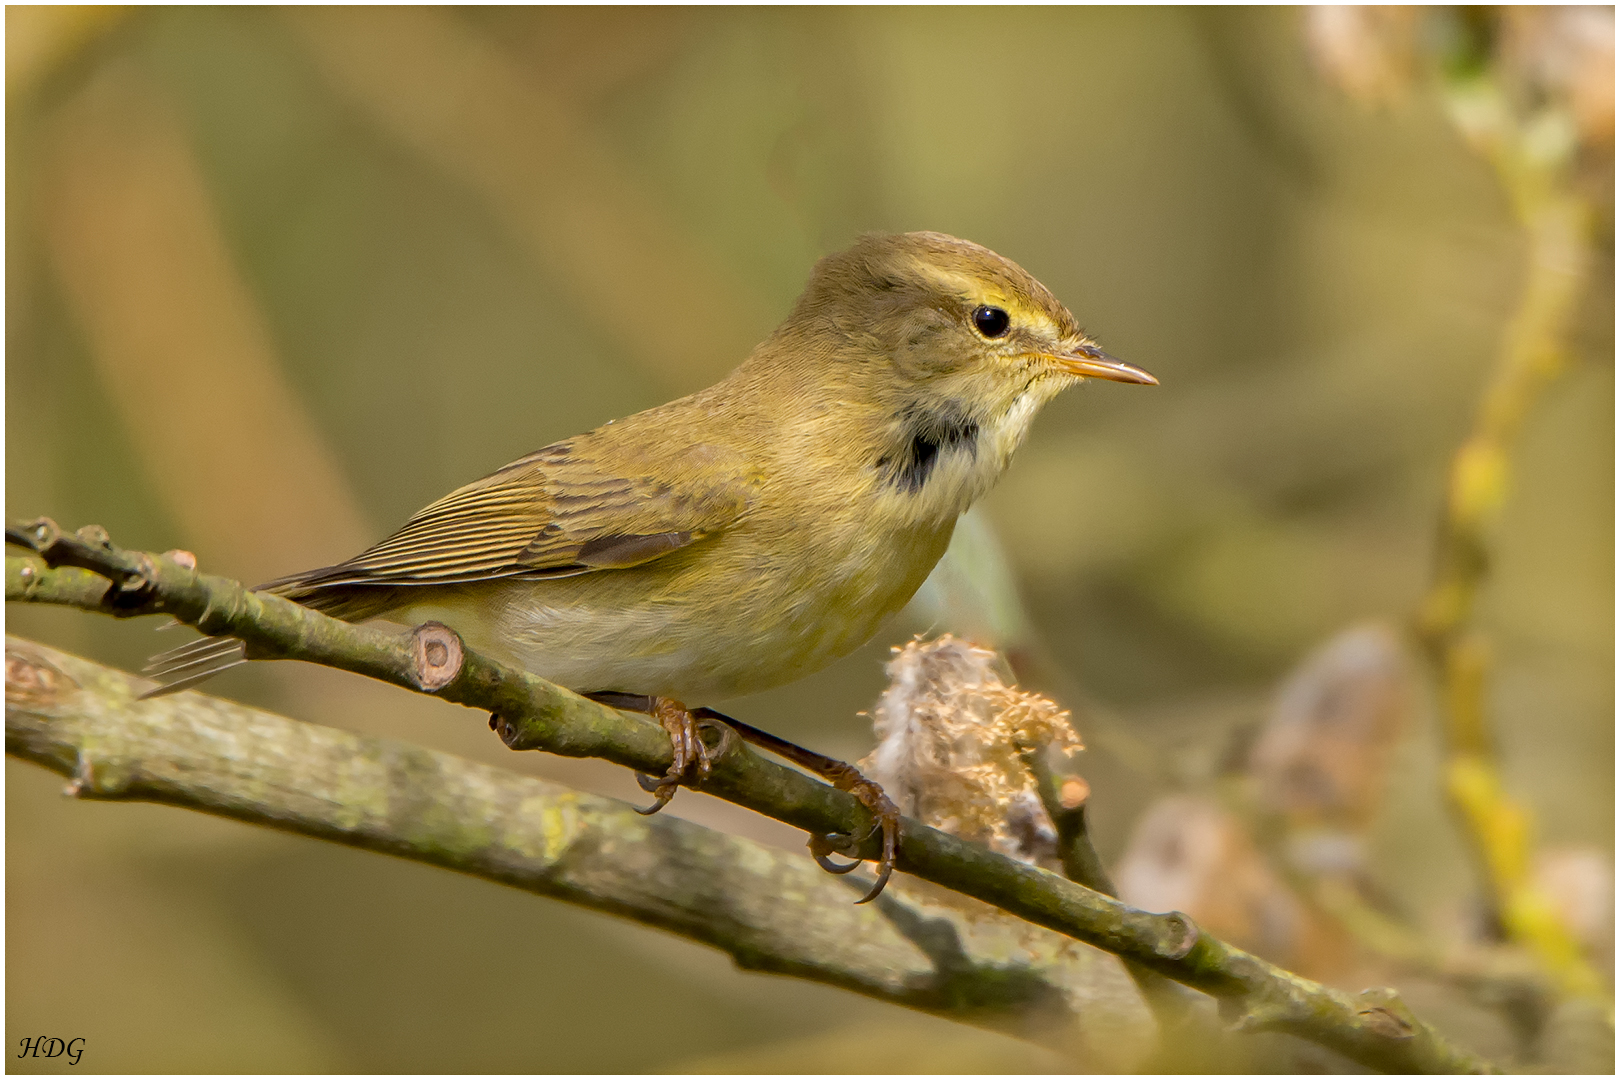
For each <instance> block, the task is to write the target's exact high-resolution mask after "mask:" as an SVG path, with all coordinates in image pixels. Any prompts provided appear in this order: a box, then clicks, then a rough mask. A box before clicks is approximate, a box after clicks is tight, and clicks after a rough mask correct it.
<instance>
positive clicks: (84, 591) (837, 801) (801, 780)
mask: <svg viewBox="0 0 1620 1080" xmlns="http://www.w3.org/2000/svg"><path fill="white" fill-rule="evenodd" d="M6 539H7V542H8V543H16V544H19V545H23V546H27V547H31V548H33V549H34V551H35V552H36V553H37V556H35V557H27V558H18V557H11V556H8V557H7V559H6V599H7V600H23V601H30V602H35V603H56V604H65V605H68V606H73V607H80V608H84V609H86V610H90V611H96V612H100V613H103V614H109V615H116V616H131V615H144V614H157V613H167V614H170V615H173V616H174V617H175V618H177V619H179V620H180V621H182V622H185V623H188V624H189V625H192V626H195V627H197V628H198V629H199V630H201V631H203V632H204V633H207V634H222V635H228V636H231V637H236V638H239V639H241V640H242V641H243V643H244V645H245V646H246V649H247V653H248V655H249V656H252V657H255V658H259V659H300V660H309V661H313V662H316V663H322V664H325V665H327V666H329V667H335V668H339V669H342V670H345V671H352V672H355V673H357V674H363V675H367V676H370V677H371V678H376V679H380V680H382V681H384V682H388V683H390V684H392V685H395V686H400V687H403V688H405V689H408V690H414V691H417V692H420V693H427V694H431V695H432V696H435V697H440V698H443V699H445V700H447V701H452V702H456V703H458V704H462V705H467V706H469V707H471V708H475V709H479V710H481V711H484V712H488V713H491V714H493V715H492V720H493V721H494V726H496V727H497V729H498V730H499V731H500V732H501V735H502V739H503V741H504V742H505V743H506V745H507V746H508V747H510V748H512V749H514V750H546V751H549V752H551V753H558V754H564V755H567V756H571V757H599V758H603V759H605V760H607V761H612V762H615V763H616V764H620V765H624V766H627V767H629V768H632V769H635V770H637V771H638V772H642V773H647V774H651V775H659V774H661V773H663V772H665V771H666V770H667V769H668V767H669V763H670V759H671V750H670V741H669V737H668V735H667V734H665V732H664V731H663V729H662V728H661V727H660V726H658V725H656V724H653V723H651V722H649V721H647V720H646V719H643V718H641V717H635V716H628V715H625V714H622V713H619V712H616V711H615V710H613V709H610V708H608V707H606V706H604V705H599V704H597V703H596V702H593V701H590V700H588V699H585V698H582V697H580V696H579V695H577V694H574V693H572V692H570V691H568V690H566V689H564V688H563V687H560V686H556V685H555V684H552V683H549V682H546V681H545V680H544V679H541V678H539V677H537V676H535V675H532V674H529V673H528V672H525V671H521V670H517V669H513V668H508V667H506V666H504V665H502V664H499V663H497V662H495V661H493V660H490V659H489V658H488V657H484V656H481V655H479V654H478V653H475V652H473V651H472V650H470V649H467V648H466V647H465V645H464V644H463V643H461V642H460V641H459V639H457V638H455V636H454V634H453V633H452V632H451V631H449V630H448V628H446V627H443V626H440V625H438V624H436V623H427V624H424V625H423V626H419V627H417V628H415V629H414V630H412V631H408V632H406V633H397V632H391V631H388V630H384V629H381V628H378V627H372V626H356V625H353V624H350V623H345V622H340V621H338V620H336V619H332V618H329V617H327V616H325V615H322V614H320V613H319V612H316V611H312V610H310V609H308V608H304V607H301V606H299V605H297V604H294V603H292V602H290V601H288V600H285V599H282V598H281V597H277V596H273V595H270V594H266V593H255V592H250V591H249V590H247V589H246V588H244V587H243V586H242V585H241V584H240V583H238V582H234V581H231V580H229V579H226V578H220V577H215V576H213V575H209V574H201V573H198V572H197V571H196V570H195V569H192V568H190V567H186V566H182V565H180V564H179V563H176V562H175V561H174V560H173V559H171V558H169V557H167V556H162V555H153V554H149V553H145V552H138V551H126V550H124V549H122V548H118V547H116V546H114V545H113V544H112V543H111V542H110V541H109V540H108V539H107V536H106V533H105V532H104V531H102V530H100V529H98V528H86V529H84V530H81V531H80V532H79V533H78V534H76V535H74V534H63V533H62V532H61V530H60V529H59V528H57V526H56V525H55V523H53V522H51V521H49V520H48V519H40V520H39V521H37V522H35V523H33V524H32V525H30V526H26V527H21V528H15V529H14V528H11V527H8V528H7V530H6ZM430 642H431V646H432V647H429V643H430ZM22 681H23V680H13V679H11V678H8V680H7V686H8V690H9V689H10V688H11V686H12V684H13V682H19V683H20V682H22ZM12 712H13V711H12V710H11V709H9V708H8V710H7V724H8V728H7V750H8V752H13V753H23V754H24V756H29V757H30V758H31V759H32V760H36V761H40V762H41V763H42V764H57V765H59V766H61V767H64V768H67V767H71V768H73V769H75V770H77V769H79V768H80V766H79V765H78V764H77V763H76V762H75V761H74V760H73V759H74V755H75V754H76V753H77V751H75V752H74V754H69V753H68V751H67V749H66V747H65V746H59V745H55V744H54V743H51V742H50V740H51V738H52V737H53V734H52V732H51V731H50V730H49V725H46V729H45V730H43V731H39V732H37V734H38V735H39V736H40V737H43V738H46V740H47V743H48V748H47V749H46V750H42V751H40V752H39V753H38V754H35V753H33V752H31V751H29V749H28V747H27V745H26V743H23V742H22V741H21V739H20V738H19V740H18V744H17V745H15V746H14V742H13V735H12V729H11V718H12ZM86 749H88V750H90V757H91V758H92V759H94V757H95V750H94V748H91V747H86ZM219 752H221V753H223V755H224V757H225V759H226V760H227V761H229V762H230V763H231V767H233V768H238V769H245V770H248V771H251V770H250V768H249V766H250V765H251V764H252V763H253V762H254V761H255V760H257V759H256V755H254V754H242V753H240V752H235V751H233V750H232V748H231V747H230V746H229V745H226V746H225V747H224V748H223V749H222V750H220V751H219ZM114 757H115V760H116V761H117V768H116V769H115V770H112V771H111V773H109V772H108V771H107V770H103V772H102V774H101V775H102V776H104V777H108V779H106V780H105V781H103V780H101V779H98V778H97V774H96V773H95V771H94V769H93V768H86V769H85V770H84V771H85V772H86V774H87V778H86V780H85V781H84V782H85V783H93V784H97V785H101V787H98V788H97V789H96V790H98V791H101V790H102V789H103V788H104V789H105V791H106V793H109V794H112V795H122V796H124V797H129V798H145V799H153V800H157V801H170V802H178V803H180V804H181V805H187V803H186V802H185V801H184V799H183V798H180V797H176V795H175V794H174V789H173V786H172V784H173V781H172V780H171V781H169V782H168V783H169V786H165V783H163V782H155V781H150V780H147V781H142V782H137V779H132V778H139V777H143V776H149V775H150V774H151V772H152V770H153V769H155V768H160V767H161V766H162V765H163V762H164V760H165V759H164V758H163V757H162V756H161V754H160V755H158V756H156V757H147V756H145V755H143V754H142V753H141V752H140V748H139V747H134V748H126V749H125V751H124V752H123V753H122V754H121V755H114ZM244 763H245V764H244ZM224 771H227V772H228V771H229V770H224ZM247 779H248V781H249V782H248V784H247V786H246V787H245V788H241V789H240V790H237V791H234V792H232V793H230V794H227V795H218V796H214V795H210V796H209V797H210V798H213V799H214V802H213V803H211V804H210V808H211V809H213V810H214V812H216V813H227V814H232V815H234V816H239V817H240V816H247V814H248V812H249V810H250V805H249V804H255V803H262V802H264V801H265V800H266V799H271V800H273V799H274V798H275V797H277V796H279V795H280V794H281V791H280V789H272V788H269V787H267V786H265V785H259V784H256V783H253V782H252V779H253V778H252V777H248V778H247ZM292 786H293V787H294V788H295V789H297V790H301V791H302V790H311V791H319V790H322V789H320V788H319V787H318V786H309V787H305V786H301V785H300V784H298V783H297V782H296V781H294V782H293V784H292ZM704 790H705V791H706V792H708V793H709V794H712V795H715V796H717V797H719V798H722V799H726V800H727V801H729V802H734V803H737V804H738V805H740V806H744V807H747V808H749V809H751V810H755V811H756V812H759V813H762V814H765V815H767V816H769V817H772V818H775V819H776V820H778V821H783V822H786V823H787V824H789V825H793V826H795V827H796V828H801V829H805V830H806V831H808V832H811V833H821V834H826V833H844V834H847V835H871V834H872V832H874V831H875V830H873V829H872V824H873V822H872V818H871V815H870V814H869V813H868V812H867V811H866V810H865V809H864V808H863V807H861V806H860V804H859V803H858V802H857V801H856V800H855V798H854V797H853V796H852V795H850V794H848V793H847V792H843V791H838V790H836V789H835V788H832V787H831V786H829V785H827V784H823V783H821V782H819V781H817V780H814V779H812V778H811V777H808V776H806V775H805V774H803V773H800V772H797V771H795V770H793V769H789V768H787V767H785V766H782V765H778V764H776V763H774V762H771V761H767V760H765V759H763V758H761V757H759V756H757V755H756V754H754V753H752V752H751V751H749V750H748V749H747V747H744V746H736V747H734V748H733V749H732V750H731V751H730V752H728V753H727V754H725V756H723V757H722V758H721V759H720V761H718V762H717V763H716V765H715V767H714V770H713V772H712V774H711V775H710V777H709V779H708V780H706V781H705V783H704ZM203 791H204V792H207V791H211V789H209V788H207V787H206V785H205V787H204V789H203ZM188 797H193V798H194V796H188ZM338 802H339V805H338V806H337V807H336V808H335V809H336V812H338V813H339V814H340V815H343V814H353V813H357V812H363V811H364V809H365V805H364V804H362V805H359V806H355V807H350V806H347V805H346V803H345V802H344V801H343V800H338ZM436 805H437V804H435V803H431V802H430V803H427V804H422V803H414V804H413V806H414V809H413V811H412V813H410V814H406V815H405V816H404V817H403V818H402V819H401V820H398V821H393V822H391V823H385V824H390V825H391V827H393V828H396V829H403V830H409V829H413V828H418V827H423V822H424V821H433V820H436V815H442V814H444V813H445V811H443V810H438V809H427V808H431V807H436ZM254 812H255V813H262V815H263V818H262V819H263V820H265V821H266V823H282V822H283V818H281V817H278V816H277V815H278V814H280V813H281V812H282V811H281V808H279V807H278V806H276V805H274V803H273V802H272V803H271V804H269V805H266V806H265V807H264V808H263V809H262V810H255V811H254ZM449 816H450V817H451V818H452V819H453V820H451V821H449V822H446V823H444V826H443V827H444V828H449V829H451V835H452V836H453V837H455V842H456V845H457V846H462V845H465V846H468V847H471V848H477V847H479V846H480V845H482V844H483V843H484V842H485V838H486V836H487V831H488V829H489V828H490V825H489V821H490V820H492V819H491V818H488V817H474V816H466V817H462V816H460V815H457V814H454V813H451V814H449ZM340 820H348V819H347V818H346V817H342V818H340ZM493 820H500V819H499V818H497V819H493ZM283 827H291V826H289V825H284V826H283ZM385 832H386V830H385ZM405 836H408V833H404V834H399V835H395V834H392V833H389V834H387V835H383V836H381V837H379V838H378V840H377V841H376V843H377V845H378V846H380V847H382V848H383V849H384V850H394V848H393V847H390V846H387V845H398V844H400V843H401V841H402V838H403V837H405ZM331 838H333V839H344V838H345V837H344V835H342V834H340V833H336V832H334V833H333V834H332V836H331ZM872 844H875V838H874V841H873V842H872ZM872 844H869V846H872ZM620 848H621V850H622V851H624V852H625V854H626V855H627V856H629V855H630V853H631V852H632V851H633V850H634V848H633V846H632V845H621V846H620ZM864 854H865V855H866V856H867V857H868V858H870V857H873V856H874V855H875V854H876V852H875V851H865V852H864ZM503 857H504V856H503ZM631 861H632V862H633V861H634V859H633V857H632V859H631ZM897 865H898V866H899V868H900V869H902V870H905V871H907V872H909V873H911V874H914V875H916V876H917V877H920V878H923V879H924V880H927V881H931V882H933V883H934V884H936V885H940V886H943V887H944V888H947V889H951V890H954V891H956V892H959V893H962V894H963V895H966V896H971V897H973V898H975V899H977V900H981V901H983V902H984V903H987V904H990V905H991V906H992V907H997V908H1000V909H1001V910H1002V911H1005V912H1007V913H1009V914H1011V915H1014V916H1017V917H1018V918H1021V919H1023V920H1025V921H1027V922H1030V923H1033V924H1034V925H1037V926H1042V927H1045V928H1046V929H1048V930H1054V931H1057V932H1058V933H1060V934H1065V935H1067V936H1069V937H1071V938H1074V939H1075V940H1077V941H1081V942H1085V943H1086V944H1088V945H1093V946H1095V947H1097V948H1100V949H1104V950H1106V951H1108V952H1111V953H1114V954H1116V955H1118V956H1121V957H1124V958H1125V959H1128V960H1133V961H1136V962H1137V963H1140V964H1141V965H1143V966H1144V967H1146V968H1149V969H1150V970H1152V971H1155V972H1157V973H1158V974H1161V975H1164V976H1167V977H1169V978H1171V979H1174V980H1175V981H1177V982H1179V983H1182V984H1184V985H1186V986H1190V987H1192V988H1193V989H1195V990H1199V991H1202V992H1204V993H1206V994H1210V995H1212V996H1214V997H1216V998H1218V999H1220V1002H1221V1006H1222V1011H1223V1014H1224V1015H1226V1016H1227V1017H1228V1018H1229V1019H1231V1020H1233V1022H1234V1026H1235V1027H1236V1028H1237V1029H1238V1030H1241V1031H1278V1032H1284V1033H1287V1034H1292V1035H1297V1036H1299V1037H1301V1038H1304V1039H1308V1040H1310V1041H1312V1042H1316V1043H1319V1044H1321V1045H1323V1046H1326V1047H1328V1048H1329V1049H1332V1050H1335V1051H1337V1052H1339V1053H1341V1054H1344V1055H1345V1056H1346V1057H1349V1058H1350V1059H1352V1060H1354V1061H1357V1062H1359V1063H1361V1064H1363V1065H1367V1066H1370V1067H1372V1068H1376V1069H1382V1070H1386V1071H1395V1072H1475V1071H1481V1070H1486V1069H1488V1068H1489V1065H1488V1063H1486V1062H1484V1061H1482V1060H1480V1059H1478V1058H1475V1057H1473V1056H1472V1055H1469V1054H1466V1053H1464V1052H1462V1051H1460V1050H1458V1049H1457V1048H1455V1047H1453V1046H1452V1045H1450V1044H1449V1043H1448V1042H1447V1041H1446V1040H1445V1039H1444V1038H1443V1037H1441V1036H1440V1035H1439V1033H1438V1032H1436V1031H1435V1030H1434V1029H1433V1028H1432V1027H1430V1026H1429V1025H1427V1024H1425V1023H1424V1022H1423V1021H1421V1020H1419V1019H1418V1018H1417V1017H1416V1016H1415V1015H1413V1013H1412V1012H1411V1010H1410V1009H1409V1008H1407V1007H1406V1006H1405V1005H1404V1004H1403V1003H1402V1002H1401V1001H1400V999H1399V997H1398V996H1397V995H1396V994H1395V993H1394V991H1390V990H1369V991H1364V992H1363V993H1361V994H1360V995H1356V996H1352V995H1349V994H1346V993H1344V992H1343V991H1339V990H1334V989H1331V988H1329V987H1325V986H1323V985H1321V984H1320V983H1316V982H1313V981H1311V980H1309V979H1305V978H1302V977H1301V976H1298V975H1295V974H1293V973H1292V972H1288V971H1285V970H1283V969H1281V968H1279V967H1276V966H1275V965H1273V964H1269V963H1266V962H1265V961H1264V960H1261V959H1260V958H1258V957H1256V956H1252V955H1250V954H1249V953H1246V952H1243V951H1242V950H1240V949H1236V948H1233V947H1232V946H1230V945H1228V944H1226V943H1225V942H1223V941H1221V940H1219V939H1218V938H1215V937H1214V936H1212V935H1211V934H1209V933H1206V932H1205V931H1203V930H1200V929H1199V928H1198V927H1197V926H1196V925H1195V924H1194V923H1193V921H1192V920H1191V919H1189V918H1188V917H1187V916H1185V915H1183V914H1180V913H1179V912H1171V913H1169V914H1165V915H1154V914H1149V913H1147V912H1143V911H1138V910H1136V909H1135V908H1131V907H1128V906H1126V905H1124V904H1121V903H1119V902H1118V901H1116V900H1111V899H1109V898H1107V897H1104V896H1102V895H1100V894H1098V893H1096V892H1094V891H1092V890H1090V889H1086V888H1082V887H1079V886H1077V885H1074V884H1072V883H1070V882H1068V881H1066V880H1064V879H1063V878H1060V877H1058V876H1056V875H1054V874H1049V873H1047V872H1045V871H1044V870H1041V869H1039V868H1037V867H1033V866H1028V865H1025V864H1024V863H1021V862H1018V861H1016V860H1013V859H1009V858H1006V857H1005V856H1002V855H999V854H997V853H995V852H993V851H991V850H989V849H988V848H985V847H982V846H980V845H977V844H972V843H969V842H967V841H964V840H962V839H960V838H958V837H954V836H950V835H948V834H946V833H942V832H940V831H938V830H936V829H932V828H929V827H928V826H926V825H923V824H922V823H921V822H918V821H915V820H913V819H910V818H907V819H905V820H904V822H903V825H902V829H901V837H900V851H899V859H898V864H897ZM819 907H820V906H819V905H807V906H806V907H805V908H804V915H805V917H807V918H808V917H811V916H812V915H813V914H816V913H819Z"/></svg>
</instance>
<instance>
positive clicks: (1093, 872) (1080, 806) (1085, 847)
mask: <svg viewBox="0 0 1620 1080" xmlns="http://www.w3.org/2000/svg"><path fill="white" fill-rule="evenodd" d="M1018 756H1019V757H1020V758H1021V759H1022V760H1023V762H1024V767H1025V768H1026V769H1028V770H1029V775H1030V777H1031V778H1032V779H1033V780H1034V781H1035V790H1036V793H1037V794H1039V796H1040V799H1041V805H1042V806H1043V807H1045V809H1046V816H1047V817H1049V818H1051V819H1052V826H1053V827H1054V828H1055V829H1056V830H1057V835H1058V858H1059V859H1060V860H1061V861H1062V863H1063V876H1064V877H1066V878H1068V879H1069V880H1070V881H1073V882H1077V883H1079V884H1081V885H1084V886H1085V887H1086V888H1088V889H1091V890H1093V891H1094V892H1100V893H1102V894H1103V895H1104V896H1112V897H1114V898H1115V899H1118V898H1119V890H1118V889H1117V888H1116V887H1115V885H1114V879H1113V878H1112V877H1111V876H1109V873H1108V869H1107V868H1106V867H1105V866H1103V861H1102V857H1101V856H1100V855H1098V854H1097V848H1096V847H1095V846H1094V845H1093V844H1092V842H1091V833H1090V830H1089V829H1088V828H1087V827H1086V805H1087V804H1088V803H1089V802H1090V801H1091V800H1090V799H1089V797H1088V798H1084V799H1081V800H1080V801H1079V802H1078V803H1076V804H1075V805H1073V806H1069V805H1068V804H1067V803H1065V802H1064V801H1063V792H1062V786H1061V785H1060V784H1059V783H1058V778H1057V776H1056V774H1055V773H1053V771H1052V762H1051V757H1050V751H1049V750H1048V749H1047V748H1046V747H1044V746H1040V747H1028V746H1025V747H1020V748H1019V752H1018ZM1125 970H1126V971H1127V972H1129V973H1130V976H1131V979H1132V980H1134V981H1135V983H1136V986H1137V989H1139V990H1140V991H1141V992H1142V1000H1143V1001H1145V1002H1147V1005H1148V1008H1150V1009H1152V1010H1153V1018H1154V1019H1155V1020H1156V1021H1157V1022H1158V1025H1159V1046H1160V1050H1159V1056H1160V1057H1161V1058H1164V1059H1165V1060H1167V1061H1168V1060H1170V1059H1171V1056H1172V1054H1173V1051H1172V1048H1171V1046H1170V1044H1171V1042H1172V1041H1181V1040H1183V1039H1184V1038H1185V1036H1186V1035H1188V1034H1189V1031H1190V1026H1191V1025H1192V1024H1194V1023H1196V1022H1197V1020H1198V1017H1197V1015H1196V1013H1195V1012H1194V1011H1193V1001H1192V999H1191V998H1189V997H1188V996H1187V993H1186V991H1184V990H1183V989H1182V988H1181V987H1179V986H1177V985H1176V984H1175V983H1174V982H1172V981H1171V980H1170V979H1167V978H1165V977H1164V976H1163V975H1161V974H1159V973H1158V972H1156V971H1153V970H1152V969H1150V968H1146V967H1143V966H1142V965H1141V964H1138V963H1136V962H1135V961H1133V960H1130V959H1126V960H1125ZM1202 1034H1204V1035H1205V1036H1206V1037H1209V1036H1212V1035H1213V1034H1214V1033H1213V1032H1203V1033H1202ZM1143 1071H1145V1072H1152V1071H1155V1070H1153V1069H1151V1068H1144V1069H1143Z"/></svg>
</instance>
